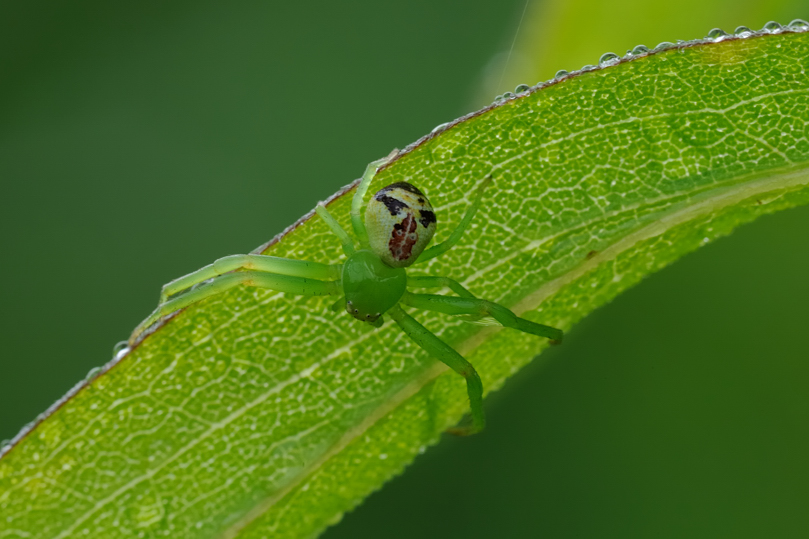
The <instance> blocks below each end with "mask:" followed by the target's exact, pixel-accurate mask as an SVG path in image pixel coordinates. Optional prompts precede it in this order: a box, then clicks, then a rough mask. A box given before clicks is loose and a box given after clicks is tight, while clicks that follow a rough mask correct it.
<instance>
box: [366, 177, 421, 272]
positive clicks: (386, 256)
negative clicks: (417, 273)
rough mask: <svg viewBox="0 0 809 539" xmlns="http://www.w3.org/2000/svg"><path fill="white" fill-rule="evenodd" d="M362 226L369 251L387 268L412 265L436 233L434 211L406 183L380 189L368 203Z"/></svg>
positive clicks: (419, 193) (413, 188) (414, 189)
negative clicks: (363, 225)
mask: <svg viewBox="0 0 809 539" xmlns="http://www.w3.org/2000/svg"><path fill="white" fill-rule="evenodd" d="M365 226H366V228H367V230H368V240H369V242H370V244H371V249H372V250H373V251H374V253H375V254H376V255H377V256H379V258H381V259H382V260H383V261H384V262H385V263H386V264H387V265H389V266H391V267H394V268H403V267H406V266H409V265H411V264H413V263H414V262H415V261H416V260H417V259H418V257H419V255H420V254H421V252H422V251H424V248H425V247H427V244H428V243H430V240H431V239H432V237H433V234H435V228H436V220H435V212H433V207H432V205H431V204H430V201H429V200H427V197H426V196H425V195H424V193H422V192H421V191H420V190H419V189H418V188H416V187H414V186H412V185H410V184H409V183H407V182H397V183H393V184H391V185H388V186H387V187H383V188H382V189H380V190H379V191H378V192H377V193H376V194H375V195H374V196H373V197H372V198H371V200H370V202H368V207H367V209H366V210H365Z"/></svg>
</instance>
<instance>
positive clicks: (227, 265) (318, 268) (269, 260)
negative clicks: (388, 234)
mask: <svg viewBox="0 0 809 539" xmlns="http://www.w3.org/2000/svg"><path fill="white" fill-rule="evenodd" d="M342 268H343V266H342V264H335V265H328V264H320V263H318V262H307V261H305V260H293V259H291V258H280V257H277V256H267V255H231V256H226V257H224V258H220V259H219V260H217V261H215V262H214V263H213V264H208V265H207V266H205V267H204V268H201V269H198V270H197V271H195V272H193V273H189V274H188V275H184V276H183V277H180V278H178V279H174V280H173V281H171V282H170V283H168V284H165V285H163V289H162V290H161V291H160V303H161V304H162V303H165V302H166V300H168V299H169V297H171V296H173V295H174V294H177V293H179V292H182V291H183V290H185V289H187V288H190V287H192V286H194V285H195V284H199V283H201V282H203V281H207V280H208V279H213V278H214V277H217V276H219V275H222V274H224V273H228V272H231V271H234V270H240V269H244V270H256V271H262V272H267V273H277V274H280V275H289V276H291V277H306V278H308V279H318V280H334V279H339V278H340V274H341V271H342Z"/></svg>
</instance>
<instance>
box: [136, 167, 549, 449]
mask: <svg viewBox="0 0 809 539" xmlns="http://www.w3.org/2000/svg"><path fill="white" fill-rule="evenodd" d="M393 155H395V153H394V154H391V155H390V156H388V157H386V158H384V159H380V160H378V161H374V162H373V163H371V164H370V165H368V168H367V169H366V170H365V174H363V176H362V180H361V181H360V184H359V186H358V187H357V191H356V192H355V193H354V199H353V200H352V203H351V224H352V226H353V228H354V233H355V234H356V235H357V238H358V239H359V243H360V249H359V250H357V249H356V248H355V245H354V242H353V241H352V240H351V238H350V237H349V235H348V234H347V233H346V231H345V230H343V228H342V227H341V226H340V225H339V224H338V223H337V221H336V220H335V219H334V217H333V216H332V215H331V214H330V213H329V211H328V210H327V209H326V207H325V206H324V205H323V204H322V203H319V204H318V205H317V208H316V210H315V211H316V212H317V214H318V215H319V216H320V217H321V218H322V219H323V220H324V221H325V222H326V224H327V225H328V226H329V228H330V229H331V231H332V232H333V233H334V234H335V235H336V236H337V237H338V238H339V239H340V242H341V243H342V246H343V251H344V252H345V254H346V257H347V259H346V261H345V263H344V264H320V263H317V262H307V261H303V260H293V259H289V258H280V257H275V256H268V255H258V254H248V255H232V256H226V257H224V258H220V259H219V260H217V261H216V262H214V263H213V264H210V265H208V266H205V267H204V268H202V269H200V270H197V271H195V272H193V273H190V274H188V275H186V276H184V277H180V278H179V279H175V280H174V281H171V282H170V283H168V284H166V285H165V286H163V290H162V291H161V294H160V303H159V305H158V307H157V309H156V310H155V311H154V312H153V313H152V314H151V315H149V317H148V318H147V319H146V320H144V321H143V322H141V323H140V325H138V327H137V328H135V331H134V332H133V333H132V336H131V337H130V339H129V343H130V345H134V344H135V342H137V340H138V338H139V337H140V336H141V335H142V334H143V332H144V331H145V330H147V329H148V328H149V327H150V326H152V325H153V324H154V323H155V322H157V321H158V320H159V319H160V318H161V317H163V316H165V315H168V314H171V313H173V312H175V311H177V310H179V309H182V308H184V307H187V306H189V305H191V304H194V303H196V302H198V301H201V300H203V299H205V298H207V297H210V296H213V295H215V294H220V293H222V292H224V291H226V290H229V289H231V288H233V287H235V286H239V285H247V286H256V287H259V288H267V289H270V290H275V291H278V292H284V293H287V294H296V295H300V296H341V297H340V299H339V300H337V302H336V303H335V304H334V305H332V310H333V311H335V312H337V311H339V310H342V309H345V310H346V311H347V312H348V314H350V315H351V316H353V317H354V318H356V319H357V320H360V321H362V322H367V323H368V324H371V325H372V326H374V327H377V328H378V327H381V326H382V324H383V322H384V319H383V315H384V314H388V315H389V316H390V317H391V318H392V319H393V320H394V321H395V322H396V323H397V324H398V325H399V326H400V327H401V328H402V330H403V331H404V332H405V333H406V334H407V336H408V337H410V338H411V339H412V340H413V341H415V343H416V344H418V345H419V346H420V347H422V348H423V349H424V350H425V351H427V353H429V354H430V355H432V356H433V357H435V358H436V359H438V360H440V361H442V362H443V363H445V364H446V365H447V366H449V367H450V368H451V369H452V370H454V371H455V372H457V373H458V374H460V375H461V376H463V377H464V378H465V379H466V389H467V393H468V394H469V403H470V411H471V415H472V424H471V425H466V426H458V427H455V428H453V429H450V432H452V433H453V434H459V435H467V434H473V433H475V432H479V431H480V430H481V429H483V427H484V426H485V424H486V419H485V416H484V413H483V384H482V383H481V381H480V377H479V376H478V373H477V371H475V368H474V367H473V366H472V364H471V363H469V362H468V361H467V360H466V359H464V358H463V356H461V355H460V354H459V353H458V352H456V351H455V350H454V349H453V348H452V347H450V346H449V345H448V344H446V343H445V342H444V341H442V340H441V339H439V338H438V337H437V336H436V335H434V334H433V333H431V332H430V331H428V330H427V329H426V328H425V327H424V326H422V325H421V324H420V323H418V322H417V321H416V320H415V319H413V318H412V317H411V316H410V315H408V314H407V313H405V311H404V309H402V307H401V306H402V305H406V306H408V307H415V308H419V309H425V310H428V311H436V312H441V313H445V314H449V315H467V316H469V317H471V318H472V319H473V320H476V319H480V318H483V317H487V316H488V317H492V318H494V319H495V320H496V321H497V322H499V323H500V324H502V325H503V326H506V327H510V328H513V329H516V330H519V331H522V332H525V333H530V334H533V335H537V336H540V337H547V338H549V339H551V340H552V342H554V343H558V342H561V340H562V331H561V330H559V329H556V328H552V327H549V326H544V325H542V324H537V323H535V322H531V321H530V320H526V319H524V318H520V317H518V316H517V315H515V314H514V313H513V312H511V311H510V310H508V309H506V308H505V307H503V306H502V305H498V304H497V303H493V302H491V301H486V300H484V299H478V298H476V297H474V296H473V295H472V294H471V293H470V292H469V291H468V290H467V289H466V288H464V287H463V286H462V285H461V284H460V283H459V282H457V281H455V280H453V279H450V278H448V277H433V276H418V277H412V276H408V275H407V271H406V270H405V268H406V267H407V266H412V265H414V264H420V263H422V262H425V261H427V260H430V259H431V258H435V257H437V256H440V255H442V254H444V253H446V252H447V251H448V250H449V249H451V248H452V247H453V246H454V245H455V244H456V243H458V241H459V240H460V239H461V236H462V235H463V233H464V231H465V230H466V228H467V227H468V226H469V223H470V222H471V221H472V218H473V217H474V216H475V213H476V212H477V210H478V207H479V206H480V199H481V196H482V194H483V190H484V189H485V188H486V186H487V185H488V184H489V183H490V182H491V176H487V177H486V179H485V180H484V181H482V182H481V184H480V186H479V187H478V188H477V192H476V193H475V197H474V200H473V201H472V204H471V205H470V206H469V208H468V209H467V210H466V213H465V214H464V216H463V219H462V220H461V222H460V224H459V225H458V227H457V228H456V229H455V230H454V231H453V232H452V234H451V235H450V237H449V238H448V239H447V240H446V241H444V242H443V243H439V244H438V245H433V246H432V247H430V248H429V249H427V250H425V247H427V244H428V243H429V242H430V240H431V239H432V237H433V234H434V233H435V229H436V224H437V222H436V218H435V213H434V212H433V208H432V206H431V205H430V202H429V200H427V197H426V196H425V195H424V193H422V192H421V191H420V190H419V189H417V188H416V187H414V186H412V185H410V184H409V183H406V182H399V183H394V184H391V185H388V186H387V187H384V188H382V189H381V190H380V191H379V192H377V193H376V194H375V195H374V196H373V198H372V199H371V201H370V202H369V203H368V206H367V209H366V212H365V222H363V220H362V218H361V216H360V209H361V208H362V205H363V202H364V199H365V193H366V191H367V190H368V186H369V185H370V183H371V180H372V179H373V178H374V176H375V175H376V171H377V169H378V168H379V167H381V166H382V165H384V164H386V163H388V162H389V161H390V159H391V157H392V156H393ZM366 225H367V227H368V228H367V229H366ZM444 287H447V288H449V289H450V290H452V291H453V292H455V293H456V294H457V295H458V297H455V296H440V295H434V294H414V293H412V292H410V291H408V290H407V289H408V288H444Z"/></svg>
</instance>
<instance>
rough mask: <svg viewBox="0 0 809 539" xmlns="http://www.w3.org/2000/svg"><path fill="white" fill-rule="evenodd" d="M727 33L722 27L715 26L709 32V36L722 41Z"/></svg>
mask: <svg viewBox="0 0 809 539" xmlns="http://www.w3.org/2000/svg"><path fill="white" fill-rule="evenodd" d="M727 35H728V33H727V32H725V31H724V30H722V29H721V28H714V29H713V30H711V31H710V32H708V38H710V39H713V40H714V41H722V40H723V39H725V38H726V37H727Z"/></svg>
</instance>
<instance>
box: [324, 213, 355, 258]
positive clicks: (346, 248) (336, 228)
mask: <svg viewBox="0 0 809 539" xmlns="http://www.w3.org/2000/svg"><path fill="white" fill-rule="evenodd" d="M315 211H316V212H317V214H318V215H319V216H320V218H321V219H323V220H324V221H326V224H327V225H329V228H330V229H331V231H332V232H334V235H335V236H337V237H338V238H340V243H341V244H343V252H344V253H345V254H346V256H351V255H352V254H354V242H353V241H351V238H350V237H349V235H348V233H347V232H346V231H345V230H343V227H341V226H340V223H338V222H337V220H336V219H335V218H334V216H332V214H331V213H329V210H327V209H326V206H324V205H323V203H322V202H318V204H317V206H315Z"/></svg>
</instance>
